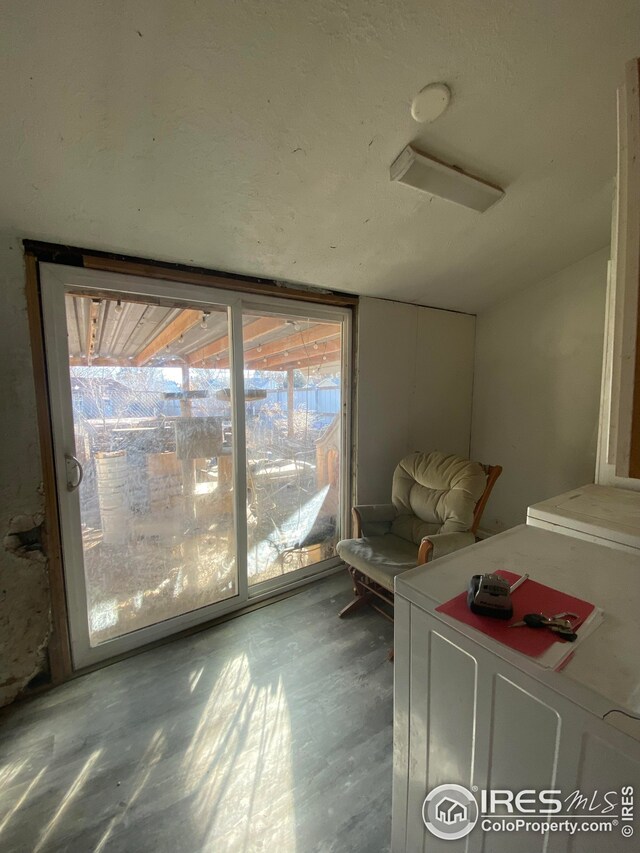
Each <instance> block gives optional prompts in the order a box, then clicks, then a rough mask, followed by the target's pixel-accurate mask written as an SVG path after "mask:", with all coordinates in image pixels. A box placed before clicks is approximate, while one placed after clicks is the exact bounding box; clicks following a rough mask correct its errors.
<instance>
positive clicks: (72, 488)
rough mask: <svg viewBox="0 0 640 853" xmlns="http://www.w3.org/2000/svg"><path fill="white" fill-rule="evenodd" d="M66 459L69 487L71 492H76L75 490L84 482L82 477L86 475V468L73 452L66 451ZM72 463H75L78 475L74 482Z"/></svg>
mask: <svg viewBox="0 0 640 853" xmlns="http://www.w3.org/2000/svg"><path fill="white" fill-rule="evenodd" d="M64 459H65V462H66V463H67V489H68V490H69V491H70V492H75V490H76V489H77V488H78V487H79V486H80V483H81V482H82V478H83V477H84V470H83V468H82V465H81V464H80V461H79V460H78V459H76V457H75V456H74V455H73V453H65V454H64ZM71 465H73V466H74V467H75V469H76V474H77V477H76V480H75V482H73V480H71V478H70V474H71V470H70V466H71Z"/></svg>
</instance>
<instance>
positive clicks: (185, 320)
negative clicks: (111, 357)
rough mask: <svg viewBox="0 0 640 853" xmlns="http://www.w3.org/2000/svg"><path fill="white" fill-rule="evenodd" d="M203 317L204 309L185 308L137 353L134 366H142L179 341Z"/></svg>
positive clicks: (133, 362)
mask: <svg viewBox="0 0 640 853" xmlns="http://www.w3.org/2000/svg"><path fill="white" fill-rule="evenodd" d="M201 319H202V311H196V310H195V309H193V308H185V309H184V310H183V311H181V312H180V313H179V314H178V316H177V317H176V318H175V319H174V320H172V321H171V322H170V323H169V325H168V326H165V327H164V329H163V330H162V331H161V332H160V333H159V334H157V335H156V336H155V338H154V339H153V340H152V341H150V342H149V343H148V344H147V346H146V347H145V348H144V349H143V350H142V351H141V352H139V353H138V355H136V357H135V358H134V359H133V361H132V364H133V366H134V367H141V366H142V365H143V364H146V363H147V362H148V361H149V360H150V359H152V358H153V357H154V355H157V354H158V353H159V352H161V351H162V350H163V349H165V348H166V347H168V346H170V345H171V344H172V343H173V342H174V341H177V340H178V338H179V337H180V335H184V334H185V332H188V331H189V329H192V328H193V327H194V326H195V325H196V324H197V323H199V322H200V321H201Z"/></svg>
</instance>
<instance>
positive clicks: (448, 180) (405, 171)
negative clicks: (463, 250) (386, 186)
mask: <svg viewBox="0 0 640 853" xmlns="http://www.w3.org/2000/svg"><path fill="white" fill-rule="evenodd" d="M389 177H390V178H391V180H392V181H398V182H399V183H402V184H407V185H408V186H410V187H414V188H415V189H417V190H422V192H425V193H429V195H435V196H438V198H444V199H446V200H447V201H452V202H454V204H461V205H462V206H463V207H469V208H471V210H477V211H479V212H480V213H484V211H485V210H487V209H488V208H489V207H491V205H492V204H495V202H496V201H499V200H500V199H501V198H502V196H503V195H504V190H503V189H501V188H500V187H498V186H496V185H495V184H490V183H488V182H487V181H483V180H482V179H481V178H476V177H475V176H474V175H470V174H468V173H467V172H464V171H463V170H462V169H460V168H459V167H458V166H449V165H448V164H447V163H443V162H442V160H438V159H437V158H435V157H431V156H430V155H429V154H425V153H424V152H422V151H418V150H417V149H415V148H413V147H412V146H411V145H407V147H406V148H405V149H404V151H402V153H401V154H400V155H399V156H398V157H396V159H395V160H394V161H393V163H392V164H391V169H390V170H389Z"/></svg>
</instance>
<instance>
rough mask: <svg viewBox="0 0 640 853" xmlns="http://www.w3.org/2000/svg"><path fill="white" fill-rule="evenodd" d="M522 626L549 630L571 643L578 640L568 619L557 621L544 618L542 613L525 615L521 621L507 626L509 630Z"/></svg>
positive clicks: (551, 618)
mask: <svg viewBox="0 0 640 853" xmlns="http://www.w3.org/2000/svg"><path fill="white" fill-rule="evenodd" d="M523 625H526V626H528V627H529V628H549V629H550V630H551V631H553V632H554V634H559V635H560V636H561V637H563V638H564V639H565V640H568V641H569V642H570V643H573V642H574V641H575V640H577V639H578V635H577V634H576V633H575V632H574V630H573V627H572V625H571V622H569V620H568V619H557V618H554V617H549V616H545V615H544V614H542V613H526V614H525V615H524V616H523V617H522V619H521V620H519V621H518V622H514V623H513V624H512V625H509V627H510V628H519V627H521V626H523Z"/></svg>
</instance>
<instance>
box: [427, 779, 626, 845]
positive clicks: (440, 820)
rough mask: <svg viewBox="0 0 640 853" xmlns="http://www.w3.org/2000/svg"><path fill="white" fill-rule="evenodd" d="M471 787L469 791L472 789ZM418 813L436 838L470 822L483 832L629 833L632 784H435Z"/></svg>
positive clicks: (462, 831) (456, 833)
mask: <svg viewBox="0 0 640 853" xmlns="http://www.w3.org/2000/svg"><path fill="white" fill-rule="evenodd" d="M472 791H473V793H472ZM422 819H423V821H424V823H425V826H426V827H427V829H428V830H429V832H430V833H431V834H432V835H435V837H436V838H441V839H444V840H449V841H455V840H456V839H459V838H464V837H465V836H466V835H469V833H470V832H471V831H472V830H473V828H474V827H475V826H476V824H477V825H478V826H479V827H480V829H481V830H482V831H483V832H492V833H510V832H535V833H540V834H542V835H548V834H550V833H565V834H567V835H571V836H573V835H576V834H579V833H587V832H591V833H605V832H608V833H620V834H621V835H622V837H623V838H631V837H632V836H633V835H634V790H633V787H632V786H631V785H623V786H622V787H621V788H619V789H614V790H604V791H602V790H595V791H590V792H585V791H581V790H576V791H571V792H570V793H569V794H566V793H563V792H562V791H559V790H551V789H544V790H535V789H532V788H527V789H523V790H521V791H510V790H506V789H502V788H491V789H485V790H479V789H478V788H477V787H476V786H475V785H474V786H473V788H472V790H469V789H468V788H465V787H463V786H462V785H456V784H450V785H439V786H438V787H437V788H434V789H433V790H432V791H430V793H429V794H428V795H427V797H426V798H425V801H424V803H423V805H422Z"/></svg>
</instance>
